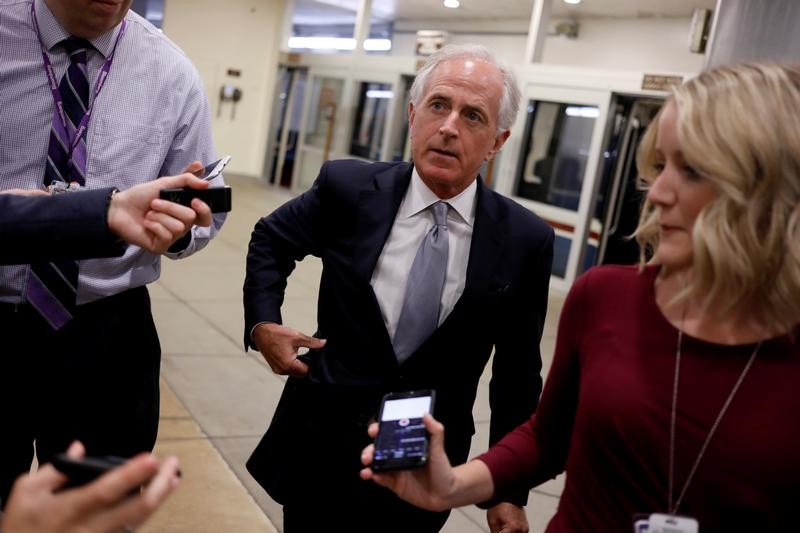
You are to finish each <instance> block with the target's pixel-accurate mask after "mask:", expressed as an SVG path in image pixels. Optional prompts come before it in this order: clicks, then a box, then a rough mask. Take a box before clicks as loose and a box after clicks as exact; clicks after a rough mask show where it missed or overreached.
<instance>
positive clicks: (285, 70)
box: [264, 66, 308, 187]
mask: <svg viewBox="0 0 800 533" xmlns="http://www.w3.org/2000/svg"><path fill="white" fill-rule="evenodd" d="M307 74H308V71H307V69H305V68H298V67H286V66H281V67H280V69H279V72H278V90H277V91H276V94H277V98H276V99H275V104H274V105H273V109H272V117H273V118H272V126H271V127H270V131H269V138H268V139H267V156H266V158H265V159H264V176H266V178H267V180H268V181H269V183H271V184H274V185H280V186H282V187H290V186H291V182H292V172H293V170H294V162H295V159H296V156H297V140H298V132H299V130H300V124H301V119H300V117H301V116H302V113H303V108H302V106H303V101H304V98H305V86H306V77H307Z"/></svg>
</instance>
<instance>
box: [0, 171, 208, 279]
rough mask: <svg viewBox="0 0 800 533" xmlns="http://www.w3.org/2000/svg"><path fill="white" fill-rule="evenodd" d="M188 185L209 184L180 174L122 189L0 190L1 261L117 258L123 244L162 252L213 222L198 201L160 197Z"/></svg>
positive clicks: (123, 246) (10, 262)
mask: <svg viewBox="0 0 800 533" xmlns="http://www.w3.org/2000/svg"><path fill="white" fill-rule="evenodd" d="M192 168H194V167H192ZM184 186H188V187H192V188H195V189H205V188H208V182H207V181H204V180H202V179H200V178H197V177H195V176H192V175H191V174H182V175H180V176H167V177H164V178H159V179H157V180H155V181H150V182H147V183H142V184H139V185H136V186H134V187H131V188H130V189H127V190H125V191H123V192H118V191H117V189H114V188H103V189H92V190H86V191H80V192H77V193H72V192H68V193H62V194H57V195H54V196H51V195H49V194H47V193H45V192H43V191H27V190H26V191H15V190H9V191H5V192H3V193H0V264H3V265H13V264H20V263H30V262H33V261H56V260H60V259H88V258H90V257H114V256H118V255H122V253H123V252H124V251H125V246H126V245H125V243H130V244H135V245H137V246H140V247H142V248H144V249H145V250H148V251H150V252H153V253H163V252H164V251H165V250H166V249H167V248H169V247H170V246H171V245H172V243H173V242H175V241H176V240H178V239H179V238H180V237H182V236H183V234H184V233H186V231H188V230H189V228H191V227H192V225H193V224H197V225H199V226H209V225H210V224H211V211H210V209H209V208H208V206H207V205H205V203H203V202H201V201H200V200H193V202H192V207H186V206H182V205H179V204H176V203H172V202H167V201H165V200H159V199H158V194H159V191H160V190H161V189H168V188H172V187H184ZM65 221H67V222H65Z"/></svg>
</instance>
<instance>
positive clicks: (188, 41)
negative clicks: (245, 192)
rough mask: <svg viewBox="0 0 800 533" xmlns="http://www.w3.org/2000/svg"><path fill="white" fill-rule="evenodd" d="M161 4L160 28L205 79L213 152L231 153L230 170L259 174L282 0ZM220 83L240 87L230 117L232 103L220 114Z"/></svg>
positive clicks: (271, 97)
mask: <svg viewBox="0 0 800 533" xmlns="http://www.w3.org/2000/svg"><path fill="white" fill-rule="evenodd" d="M164 7H165V9H164V28H163V29H164V33H165V34H166V35H167V36H169V38H170V39H172V40H173V41H175V42H176V43H177V44H178V46H180V47H181V48H182V49H183V50H184V52H186V54H187V55H188V56H189V57H190V58H191V59H192V61H193V62H194V64H195V65H196V66H197V69H198V70H199V71H200V76H201V77H202V79H203V83H204V84H205V88H206V94H207V95H208V99H209V103H210V106H211V119H212V126H213V131H214V142H215V144H216V147H217V152H218V153H219V154H220V155H227V154H229V155H231V156H232V159H231V163H230V166H229V167H228V169H229V170H230V171H231V172H235V173H237V174H245V175H249V176H254V177H256V176H261V173H262V170H263V166H264V155H265V153H266V139H267V129H268V125H269V121H270V111H271V108H272V102H273V100H274V98H275V94H274V93H275V85H276V75H277V64H278V53H279V42H278V41H279V39H280V35H281V33H282V24H283V8H284V2H283V1H282V0H224V1H221V0H166V1H165V6H164ZM228 69H237V70H239V71H241V76H240V77H238V78H236V77H231V76H228V75H227V71H228ZM223 84H232V85H235V86H237V87H239V88H240V89H241V90H242V100H241V101H240V102H239V103H238V104H237V105H236V117H235V118H233V119H232V118H231V113H230V111H231V105H232V104H230V103H226V104H224V105H223V106H222V110H221V111H222V112H221V114H220V115H219V116H218V111H219V107H220V103H219V89H220V87H221V86H222V85H223Z"/></svg>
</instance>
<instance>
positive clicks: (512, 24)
mask: <svg viewBox="0 0 800 533" xmlns="http://www.w3.org/2000/svg"><path fill="white" fill-rule="evenodd" d="M559 20H560V19H553V20H552V21H551V23H550V25H549V26H550V27H551V28H552V27H553V26H554V24H555V23H556V22H559ZM690 23H691V20H690V19H689V18H685V19H684V18H651V19H633V18H595V19H584V20H581V21H580V22H579V25H580V27H579V30H578V37H577V39H567V38H566V37H559V36H552V37H547V38H545V45H544V53H543V55H542V62H543V63H547V64H553V65H571V66H579V67H592V68H601V69H609V70H645V71H648V72H699V71H700V70H701V68H702V66H703V55H702V54H693V53H691V52H689V46H688V39H689V26H690ZM529 27H530V21H528V20H516V19H514V20H502V19H500V20H491V21H483V22H475V21H471V22H470V23H469V24H465V23H463V22H460V21H436V23H435V24H431V23H430V22H427V23H426V22H423V21H403V22H402V23H399V24H398V25H397V26H395V30H401V33H399V34H398V35H396V36H395V39H394V43H393V48H392V54H395V55H409V54H413V53H414V46H415V42H416V35H414V33H413V32H415V31H416V29H430V30H434V29H436V30H447V31H450V32H451V39H450V42H452V43H481V44H484V45H486V46H488V47H489V48H491V49H492V50H494V51H495V53H496V54H497V55H498V56H500V57H502V58H503V59H505V61H507V62H508V63H510V64H512V65H516V64H521V63H522V62H524V60H525V50H526V46H527V41H528V35H527V34H528V29H529ZM492 32H496V33H495V34H492ZM504 34H505V35H504Z"/></svg>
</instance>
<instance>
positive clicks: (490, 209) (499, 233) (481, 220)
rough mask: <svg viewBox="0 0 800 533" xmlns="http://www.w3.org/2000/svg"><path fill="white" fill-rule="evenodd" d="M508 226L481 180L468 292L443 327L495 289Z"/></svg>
mask: <svg viewBox="0 0 800 533" xmlns="http://www.w3.org/2000/svg"><path fill="white" fill-rule="evenodd" d="M505 224H506V213H505V209H504V206H502V205H501V204H500V203H499V202H498V201H497V197H496V196H495V194H494V193H493V192H492V191H490V190H488V189H486V187H485V186H484V185H483V183H482V181H481V178H480V177H478V190H477V205H476V209H475V226H474V227H473V229H472V242H471V243H470V249H469V261H468V263H467V278H466V280H465V283H464V292H463V293H462V294H461V297H460V298H459V299H458V302H456V305H455V307H454V308H453V311H452V312H451V313H450V315H449V316H448V317H447V318H446V319H445V321H444V322H443V323H442V326H444V325H445V324H446V323H447V322H448V321H450V320H451V318H452V319H456V318H457V317H458V314H459V313H460V312H461V309H462V308H463V307H465V306H467V305H468V304H469V302H470V301H472V300H474V298H473V297H474V296H480V295H482V294H485V293H486V292H488V291H490V290H491V289H492V288H493V287H492V285H491V284H492V282H493V281H494V276H493V274H494V272H495V271H496V268H495V267H496V264H497V261H499V260H500V258H501V257H502V255H503V254H502V253H501V252H502V249H503V247H504V246H505V242H506V237H507V235H508V232H507V231H505V229H504V228H505ZM440 329H441V327H440Z"/></svg>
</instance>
